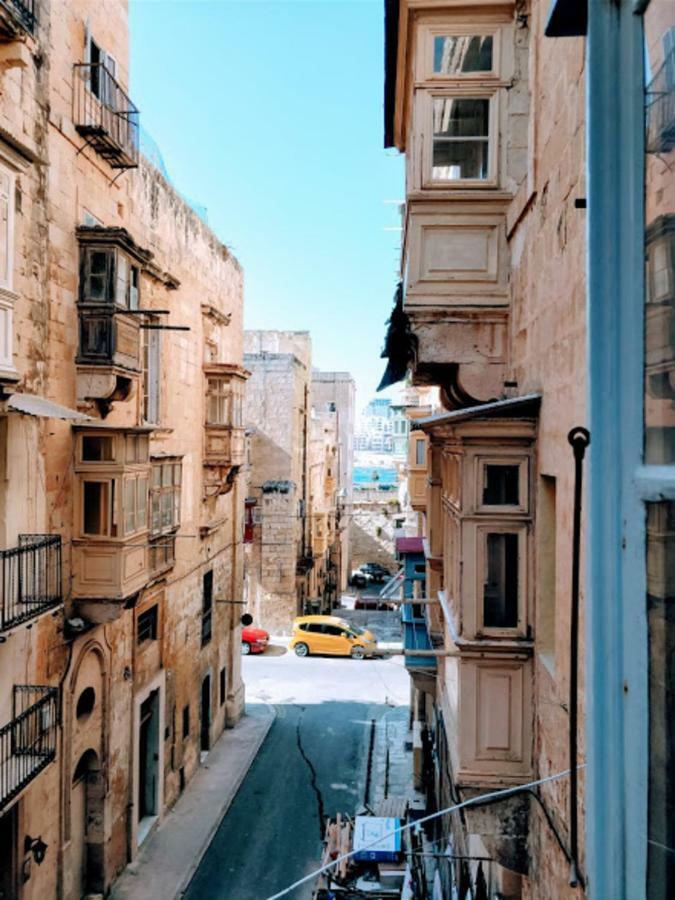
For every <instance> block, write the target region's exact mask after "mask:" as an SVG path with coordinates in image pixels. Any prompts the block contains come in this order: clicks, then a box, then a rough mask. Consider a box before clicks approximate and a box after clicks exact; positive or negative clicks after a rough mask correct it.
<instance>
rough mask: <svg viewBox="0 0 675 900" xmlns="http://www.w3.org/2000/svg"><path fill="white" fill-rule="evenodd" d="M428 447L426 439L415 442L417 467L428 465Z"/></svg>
mask: <svg viewBox="0 0 675 900" xmlns="http://www.w3.org/2000/svg"><path fill="white" fill-rule="evenodd" d="M425 451H426V447H425V441H424V438H418V439H417V440H416V441H415V465H417V466H423V465H424V464H425V463H426V452H425Z"/></svg>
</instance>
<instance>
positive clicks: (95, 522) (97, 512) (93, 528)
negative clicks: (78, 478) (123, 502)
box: [82, 481, 109, 534]
mask: <svg viewBox="0 0 675 900" xmlns="http://www.w3.org/2000/svg"><path fill="white" fill-rule="evenodd" d="M108 487H109V485H108V483H107V482H103V481H85V482H84V483H83V485H82V488H83V506H84V509H83V519H84V521H83V523H82V524H83V531H84V533H85V534H107V533H108V517H109V512H108Z"/></svg>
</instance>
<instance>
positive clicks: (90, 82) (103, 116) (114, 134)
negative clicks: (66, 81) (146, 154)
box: [73, 63, 139, 169]
mask: <svg viewBox="0 0 675 900" xmlns="http://www.w3.org/2000/svg"><path fill="white" fill-rule="evenodd" d="M73 83H74V98H73V104H74V110H73V119H74V122H75V128H76V129H77V131H78V132H79V134H81V135H82V136H83V137H85V138H86V139H87V143H88V144H89V145H90V146H91V147H93V148H94V150H96V152H97V153H99V154H100V155H101V156H102V157H103V158H104V159H106V160H107V161H108V163H109V164H110V166H111V167H112V168H113V169H133V168H135V167H136V166H137V165H138V142H139V121H138V119H139V114H138V109H137V107H136V106H135V105H134V104H133V103H132V102H131V100H130V99H129V97H128V96H127V94H126V93H125V92H124V91H123V90H122V88H121V87H120V85H119V84H118V82H117V80H116V79H115V78H114V76H113V75H112V74H111V73H110V72H109V71H108V69H107V68H106V67H105V65H103V63H95V64H94V63H76V64H75V66H74V69H73Z"/></svg>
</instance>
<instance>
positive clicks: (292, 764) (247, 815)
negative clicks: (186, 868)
mask: <svg viewBox="0 0 675 900" xmlns="http://www.w3.org/2000/svg"><path fill="white" fill-rule="evenodd" d="M392 615H395V614H392ZM243 663H244V679H245V681H246V685H247V700H248V701H249V702H250V701H253V702H266V703H271V704H273V705H274V707H275V709H276V712H277V718H276V721H275V723H274V725H273V726H272V728H271V730H270V733H269V735H268V737H267V740H266V741H265V744H264V745H263V747H262V749H261V751H260V753H259V754H258V757H257V758H256V760H255V762H254V763H253V766H252V767H251V769H250V771H249V773H248V775H247V777H246V779H245V780H244V783H243V785H242V787H241V788H240V790H239V792H238V794H237V796H236V798H235V800H234V802H233V804H232V806H231V807H230V809H229V811H228V813H227V815H226V816H225V818H224V819H223V821H222V823H221V825H220V827H219V829H218V831H217V833H216V835H215V837H214V840H213V842H212V844H211V846H210V847H209V849H208V850H207V852H206V855H205V856H204V858H203V860H202V863H201V865H200V867H199V869H198V870H197V872H196V873H195V876H194V878H193V880H192V882H191V883H190V886H189V889H188V891H187V894H186V896H187V897H188V898H189V900H216V898H218V900H266V898H268V897H270V896H271V895H273V894H274V893H276V892H277V891H279V890H281V889H282V888H284V887H286V886H288V885H289V884H291V883H292V882H294V881H295V880H297V879H298V878H301V877H302V876H303V875H305V874H308V873H309V872H311V871H312V870H313V869H315V868H317V867H318V865H319V863H320V855H321V836H322V824H321V823H322V822H323V817H324V816H325V815H331V816H334V815H335V814H336V813H337V812H338V811H340V812H348V813H350V814H353V813H354V811H355V810H356V808H357V807H358V806H359V805H360V804H361V803H362V802H363V800H364V790H365V786H366V769H367V758H368V745H369V738H370V729H371V720H372V719H375V720H376V721H377V722H379V723H380V726H382V727H380V732H381V733H384V731H385V730H386V729H385V722H386V721H387V719H388V718H390V719H391V721H392V722H393V718H392V717H395V718H396V719H397V720H398V721H399V723H400V720H401V718H405V709H404V708H405V706H406V705H407V702H408V697H409V691H410V686H409V679H408V675H407V674H406V672H405V669H404V668H403V664H402V658H401V657H396V658H393V659H391V660H386V659H380V660H362V661H357V660H351V659H334V658H333V659H331V658H326V657H323V658H319V657H309V658H306V659H298V658H297V657H296V656H295V655H294V654H293V653H288V652H287V651H286V650H285V648H283V647H281V646H274V647H271V648H269V649H268V651H267V653H266V654H265V655H264V656H250V657H247V658H245V659H244V660H243ZM373 790H374V789H373V788H372V787H371V793H372V791H373ZM371 799H372V797H371ZM311 894H312V886H311V884H309V885H307V886H305V888H300V889H297V890H296V891H294V893H293V894H292V895H291V900H305V898H309V897H311Z"/></svg>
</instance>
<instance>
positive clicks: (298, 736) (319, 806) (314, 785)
mask: <svg viewBox="0 0 675 900" xmlns="http://www.w3.org/2000/svg"><path fill="white" fill-rule="evenodd" d="M298 709H299V710H300V715H299V716H298V722H297V725H296V726H295V742H296V744H297V745H298V751H299V752H300V756H301V757H302V758H303V760H304V761H305V765H306V766H307V768H308V769H309V780H310V784H311V786H312V790H313V791H314V794H315V796H316V805H317V812H318V816H319V840H321V841H323V839H324V818H325V812H324V805H323V794H322V793H321V790H320V789H319V785H318V782H317V774H316V769H315V768H314V763H313V762H312V760H311V759H310V758H309V756H307V753H306V752H305V748H304V747H303V746H302V736H301V733H300V730H301V728H302V720H303V718H304V715H305V710H306V707H304V706H299V707H298Z"/></svg>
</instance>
